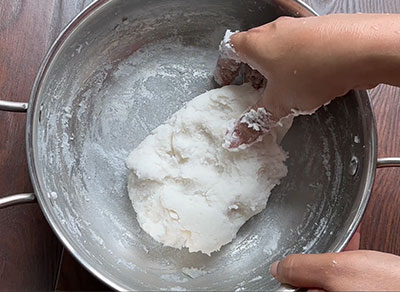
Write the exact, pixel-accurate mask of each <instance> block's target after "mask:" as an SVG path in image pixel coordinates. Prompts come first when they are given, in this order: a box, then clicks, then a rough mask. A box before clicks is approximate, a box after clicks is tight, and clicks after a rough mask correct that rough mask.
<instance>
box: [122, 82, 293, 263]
mask: <svg viewBox="0 0 400 292" xmlns="http://www.w3.org/2000/svg"><path fill="white" fill-rule="evenodd" d="M259 95H260V91H259V90H256V89H254V88H253V87H252V86H251V85H250V84H244V85H241V86H225V87H223V88H220V89H215V90H211V91H208V92H206V93H204V94H202V95H200V96H198V97H196V98H194V99H193V100H192V101H190V102H189V103H187V104H186V106H185V107H184V108H182V109H181V110H179V111H178V112H177V113H175V114H174V115H173V116H172V117H171V118H170V119H169V120H168V121H166V122H165V123H164V124H163V125H161V126H159V127H158V128H156V129H155V130H154V131H153V132H152V134H151V135H149V136H148V137H147V138H146V139H145V140H144V141H143V142H142V143H140V145H139V146H138V147H137V148H136V149H135V150H134V151H133V152H132V153H131V154H130V155H129V158H128V160H127V166H128V167H129V169H130V175H129V182H128V190H129V197H130V199H131V201H132V205H133V208H134V209H135V211H136V214H137V220H138V222H139V224H140V226H141V227H142V228H143V230H145V231H146V232H147V233H148V234H150V236H152V237H153V238H154V239H155V240H157V241H159V242H161V243H162V244H164V245H166V246H170V247H175V248H179V249H180V248H188V249H189V251H190V252H198V251H200V252H202V253H205V254H208V255H210V254H211V253H212V252H215V251H218V250H219V249H220V248H221V246H223V245H225V244H227V243H229V242H231V241H232V240H233V239H234V238H235V237H236V233H237V232H238V230H239V228H240V227H241V226H242V225H243V224H244V223H245V222H246V221H247V220H248V219H250V218H251V217H252V216H254V215H256V214H258V213H260V212H261V211H262V210H264V208H265V207H266V204H267V201H268V198H269V196H270V194H271V190H272V189H273V188H274V187H275V186H276V185H277V184H279V183H280V180H281V178H283V177H284V176H286V174H287V168H286V166H285V164H284V162H285V160H286V158H287V154H286V153H285V151H284V150H283V149H282V148H281V147H280V146H279V143H280V139H281V138H282V137H283V135H284V134H285V133H286V131H287V129H289V127H290V125H291V122H290V121H289V122H288V123H285V124H284V126H282V127H276V128H274V129H272V130H271V131H270V133H269V134H267V135H265V136H264V138H263V139H262V140H261V141H259V142H258V143H255V144H254V145H253V146H252V147H251V149H247V150H243V151H238V152H230V151H228V150H226V149H225V148H224V147H222V145H223V143H224V138H225V133H226V131H227V128H228V127H229V126H230V125H232V123H233V122H234V121H235V119H237V117H239V116H240V115H241V114H242V113H243V112H244V111H245V110H246V109H247V108H249V107H250V106H252V105H253V104H255V103H256V102H257V100H258V98H259Z"/></svg>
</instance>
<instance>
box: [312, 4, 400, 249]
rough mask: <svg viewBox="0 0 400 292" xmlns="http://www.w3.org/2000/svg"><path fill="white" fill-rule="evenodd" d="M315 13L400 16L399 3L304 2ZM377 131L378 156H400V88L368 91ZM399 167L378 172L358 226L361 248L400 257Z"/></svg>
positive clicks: (379, 87)
mask: <svg viewBox="0 0 400 292" xmlns="http://www.w3.org/2000/svg"><path fill="white" fill-rule="evenodd" d="M305 2H306V3H307V4H309V5H311V6H312V7H313V8H314V9H315V10H316V11H317V12H319V13H321V14H330V13H356V12H363V13H400V0H392V1H387V0H356V1H349V0H339V1H338V0H323V1H321V0H307V1H305ZM369 93H370V96H371V99H372V102H373V107H374V111H375V115H376V121H377V128H378V139H379V145H378V156H379V157H387V156H400V115H399V114H398V113H399V112H400V89H399V88H395V87H391V86H387V85H380V86H378V87H377V88H375V89H373V90H370V92H369ZM399 178H400V168H397V169H395V168H393V169H380V170H377V175H376V178H375V185H374V188H373V191H372V196H371V200H370V203H369V205H368V208H367V211H366V213H365V215H364V218H363V220H362V223H361V248H362V249H373V250H380V251H385V252H390V253H394V254H397V255H400V211H399V210H400V179H399Z"/></svg>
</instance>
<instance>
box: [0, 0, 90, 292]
mask: <svg viewBox="0 0 400 292" xmlns="http://www.w3.org/2000/svg"><path fill="white" fill-rule="evenodd" d="M72 2H73V3H75V4H76V7H75V6H71V3H72ZM80 2H81V4H79V5H78V1H53V0H40V1H36V0H29V1H22V0H3V1H1V2H0V98H1V99H4V100H12V101H28V99H29V93H30V89H31V87H32V84H33V81H34V78H35V75H36V72H37V70H38V68H39V65H40V62H41V60H42V58H43V57H44V55H45V53H46V51H47V49H48V47H49V45H50V44H51V43H52V41H53V39H54V37H55V36H56V35H57V34H58V33H59V31H60V29H61V28H62V27H63V26H64V25H65V23H66V22H67V20H69V19H70V18H72V17H73V16H74V15H75V14H76V13H77V12H78V11H79V10H81V9H82V8H83V7H84V5H85V1H80ZM65 3H68V4H65ZM74 8H75V10H74ZM55 15H58V17H55ZM61 15H62V17H60V16H61ZM31 191H32V187H31V184H30V180H29V176H28V170H27V162H26V153H25V115H24V114H15V113H5V112H0V196H4V195H8V194H14V193H19V192H31ZM61 250H62V246H61V245H60V243H59V242H58V240H57V238H56V237H55V236H54V234H53V232H52V231H51V229H50V227H49V225H48V224H47V222H46V220H45V218H44V216H43V214H42V212H41V210H40V208H39V207H38V205H37V204H31V205H23V206H16V207H10V208H7V209H3V210H0V290H4V291H16V290H18V291H19V290H53V289H54V286H55V281H56V276H57V270H58V265H59V261H60V254H61Z"/></svg>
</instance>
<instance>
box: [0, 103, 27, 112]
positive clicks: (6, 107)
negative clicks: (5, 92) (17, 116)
mask: <svg viewBox="0 0 400 292" xmlns="http://www.w3.org/2000/svg"><path fill="white" fill-rule="evenodd" d="M0 110H3V111H8V112H26V111H27V110H28V103H26V102H14V101H5V100H0Z"/></svg>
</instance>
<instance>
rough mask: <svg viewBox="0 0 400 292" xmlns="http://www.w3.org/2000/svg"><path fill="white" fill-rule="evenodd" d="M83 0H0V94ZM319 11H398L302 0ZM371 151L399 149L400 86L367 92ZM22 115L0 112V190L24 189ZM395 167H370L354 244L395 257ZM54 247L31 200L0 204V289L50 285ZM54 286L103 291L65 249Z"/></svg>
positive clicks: (29, 73) (19, 88)
mask: <svg viewBox="0 0 400 292" xmlns="http://www.w3.org/2000/svg"><path fill="white" fill-rule="evenodd" d="M90 2H91V0H25V1H23V0H2V1H1V2H0V98H1V99H5V100H12V101H27V100H28V98H29V92H30V89H31V86H32V84H33V80H34V77H35V74H36V72H37V70H38V67H39V65H40V62H41V60H42V58H43V56H44V55H45V53H46V50H47V49H48V48H49V46H50V45H51V43H52V41H53V40H54V39H55V38H56V36H57V34H58V33H59V32H60V31H61V29H62V28H63V27H64V26H65V25H66V24H67V22H68V21H69V20H71V19H72V18H73V17H74V16H75V15H76V14H77V13H78V12H79V11H80V10H82V9H83V8H84V7H85V6H86V5H88V4H89V3H90ZM306 2H307V3H308V4H310V5H311V6H312V7H314V9H315V10H316V11H318V12H319V13H321V14H327V13H340V12H348V13H350V12H380V13H396V12H397V13H400V0H307V1H306ZM371 97H372V100H373V105H374V109H375V113H376V117H377V123H378V136H379V156H390V155H392V156H393V155H400V115H399V114H398V113H399V112H400V90H399V89H397V88H393V87H389V86H379V87H378V88H376V89H374V90H372V91H371ZM24 135H25V115H24V114H12V113H4V112H0V196H3V195H7V194H13V193H19V192H29V191H32V187H31V184H30V181H29V176H28V170H27V165H26V158H25V143H24V139H25V136H24ZM399 210H400V169H383V170H378V171H377V176H376V183H375V187H374V190H373V195H372V198H371V201H370V204H369V206H368V209H367V212H366V214H365V216H364V218H363V221H362V228H361V247H362V248H364V249H375V250H381V251H386V252H391V253H394V254H397V255H400V211H399ZM61 254H62V246H61V244H60V243H59V242H58V240H57V239H56V237H55V236H54V234H53V233H52V231H51V229H50V228H49V226H48V224H47V222H46V221H45V219H44V217H43V215H42V213H41V211H40V209H39V207H38V206H37V205H35V204H31V205H23V206H17V207H11V208H8V209H4V210H0V290H24V289H25V290H53V289H54V288H55V287H56V280H57V273H58V267H59V266H60V259H61ZM58 288H59V289H62V290H103V289H104V290H105V289H107V288H106V287H105V286H104V285H102V284H101V283H99V281H98V280H96V279H94V278H93V277H92V276H91V275H89V274H88V273H87V272H86V271H85V270H84V269H83V268H81V267H80V265H79V264H78V263H76V262H75V261H74V260H73V259H72V258H71V257H70V256H69V255H67V254H64V260H63V264H62V268H61V272H60V279H59V281H58Z"/></svg>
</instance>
